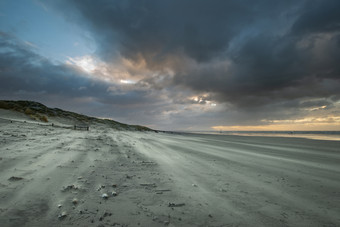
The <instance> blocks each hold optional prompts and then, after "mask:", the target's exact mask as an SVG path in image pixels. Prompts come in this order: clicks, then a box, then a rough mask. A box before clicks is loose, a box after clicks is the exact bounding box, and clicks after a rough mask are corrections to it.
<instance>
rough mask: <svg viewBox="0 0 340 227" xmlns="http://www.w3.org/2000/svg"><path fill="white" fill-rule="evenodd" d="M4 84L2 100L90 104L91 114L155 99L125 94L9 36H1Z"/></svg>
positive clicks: (0, 71) (0, 91)
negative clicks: (102, 107)
mask: <svg viewBox="0 0 340 227" xmlns="http://www.w3.org/2000/svg"><path fill="white" fill-rule="evenodd" d="M0 81H1V83H0V96H1V97H2V98H6V97H7V98H10V99H13V98H15V99H32V100H37V101H44V102H45V103H46V104H49V103H51V100H55V101H56V103H57V104H59V105H63V103H68V104H70V103H72V101H73V104H70V105H65V106H66V108H68V109H69V108H71V109H72V108H73V107H74V106H77V105H80V104H81V103H82V104H85V106H86V105H88V107H89V108H88V110H87V111H86V112H88V113H91V105H92V107H93V109H92V111H95V106H96V105H107V106H110V107H111V108H117V109H119V108H118V107H123V106H125V107H129V106H134V105H143V104H145V103H149V101H150V99H152V97H151V98H150V97H149V92H147V91H142V90H134V91H124V90H122V89H120V88H119V86H117V85H115V84H112V83H106V82H102V81H100V80H97V79H95V78H93V77H90V76H89V75H87V74H86V73H85V72H83V71H81V70H80V69H79V68H77V67H75V66H72V65H67V64H63V63H59V64H58V65H56V64H53V63H52V62H50V61H49V60H48V59H46V58H44V57H41V56H40V55H37V54H36V53H35V52H34V51H33V50H32V49H31V47H30V46H27V45H25V43H24V42H21V41H20V40H18V39H17V38H15V37H13V36H10V35H8V34H6V33H0ZM154 101H155V100H154ZM92 114H93V112H92ZM117 117H118V115H117Z"/></svg>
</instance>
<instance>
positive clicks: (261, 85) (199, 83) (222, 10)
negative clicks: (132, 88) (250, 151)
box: [54, 0, 340, 107]
mask: <svg viewBox="0 0 340 227" xmlns="http://www.w3.org/2000/svg"><path fill="white" fill-rule="evenodd" d="M54 4H55V3H54ZM58 4H59V5H58V6H59V7H60V9H62V10H63V11H64V14H65V15H66V17H67V18H68V19H70V20H71V21H73V22H77V23H79V24H82V25H84V26H85V27H86V28H88V29H90V30H91V31H92V34H93V36H94V39H95V40H97V44H98V46H99V55H100V56H101V57H102V58H103V59H105V60H106V61H110V60H112V59H114V58H115V56H117V54H120V55H122V56H123V57H125V58H128V59H130V60H134V61H139V60H140V59H141V58H142V59H143V60H145V61H146V63H147V66H148V67H149V68H150V69H154V70H162V69H163V68H171V70H172V71H173V72H174V76H173V77H171V78H173V79H172V84H173V85H180V86H185V87H187V88H190V89H193V90H194V91H197V92H211V93H214V94H213V96H214V97H215V98H216V99H217V100H218V101H219V102H229V103H233V104H234V105H236V106H240V107H242V106H243V107H247V106H258V105H268V104H270V103H276V102H281V101H282V99H287V100H294V99H299V98H303V97H330V96H332V95H336V94H339V92H340V91H339V89H337V88H336V86H334V85H339V77H340V76H339V74H340V66H339V64H338V62H340V42H339V40H340V35H339V34H340V30H339V24H340V16H339V15H340V14H339V13H338V11H339V10H340V3H339V1H335V0H334V1H333V0H329V1H266V0H260V1H248V0H244V1H203V0H202V1H200V0H199V1H173V0H172V1H151V0H145V1H96V2H93V1H76V0H74V1H64V2H63V3H60V2H59V3H58ZM173 59H191V60H193V61H194V62H195V63H194V64H193V65H191V66H190V65H186V61H183V62H181V61H179V62H176V63H175V64H174V63H173V62H174V60H173ZM224 61H225V62H227V63H228V66H225V65H223V64H219V62H224ZM169 62H172V63H170V64H169ZM147 80H149V84H151V85H152V84H153V86H155V87H157V89H159V87H161V86H169V82H167V83H166V84H164V85H162V84H161V83H159V82H152V80H153V78H148V79H146V81H147Z"/></svg>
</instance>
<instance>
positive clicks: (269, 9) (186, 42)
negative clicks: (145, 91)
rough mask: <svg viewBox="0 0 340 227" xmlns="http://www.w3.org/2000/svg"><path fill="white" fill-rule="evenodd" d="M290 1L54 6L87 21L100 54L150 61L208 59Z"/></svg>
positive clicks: (264, 22)
mask: <svg viewBox="0 0 340 227" xmlns="http://www.w3.org/2000/svg"><path fill="white" fill-rule="evenodd" d="M294 2H295V1H281V2H274V1H269V0H261V1H256V2H254V1H250V2H249V1H224V0H218V1H205V0H195V1H179V0H176V1H173V0H171V1H170V0H167V1H154V0H151V1H150V0H144V1H96V2H93V1H77V0H75V1H64V4H61V3H60V2H59V5H58V6H59V7H60V9H61V10H63V11H64V13H65V14H66V16H67V17H68V18H69V19H70V20H76V21H77V22H79V23H80V24H84V23H85V24H87V26H88V28H90V29H91V30H92V31H93V34H94V38H95V39H97V41H98V44H99V46H100V47H101V54H102V55H103V56H105V57H107V56H110V55H111V54H114V53H115V52H116V51H117V47H118V48H119V50H118V51H120V52H121V53H122V54H123V55H124V56H127V57H131V58H134V57H136V56H135V55H136V54H141V55H142V56H143V57H144V58H145V59H147V60H148V61H149V63H150V64H153V61H157V60H159V58H160V59H162V57H166V55H167V54H177V53H178V52H181V51H183V52H184V53H185V54H186V55H187V56H189V57H191V58H193V59H195V60H197V61H208V60H210V59H211V58H214V57H216V56H217V55H220V54H221V53H223V52H224V51H225V50H226V49H227V48H228V46H229V44H230V41H231V40H232V39H234V38H235V37H236V36H237V35H239V33H241V32H243V31H244V29H252V27H253V26H257V25H258V24H262V25H263V26H268V29H271V28H272V27H273V24H274V23H273V22H270V23H268V21H269V20H270V21H278V20H281V19H282V17H285V11H286V10H288V9H290V8H291V7H293V6H295V5H296V4H295V3H294ZM54 4H56V3H54ZM298 5H299V4H298ZM281 8H283V9H284V10H282V9H281ZM275 18H277V19H275Z"/></svg>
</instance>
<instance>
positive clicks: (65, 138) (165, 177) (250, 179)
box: [0, 112, 340, 226]
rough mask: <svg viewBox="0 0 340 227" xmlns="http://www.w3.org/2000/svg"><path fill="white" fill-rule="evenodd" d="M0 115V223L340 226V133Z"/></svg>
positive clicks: (34, 224) (10, 224)
mask: <svg viewBox="0 0 340 227" xmlns="http://www.w3.org/2000/svg"><path fill="white" fill-rule="evenodd" d="M1 113H2V117H3V118H2V119H0V171H1V174H0V201H1V202H0V223H1V226H340V216H339V215H338V214H339V213H340V142H339V141H321V140H310V139H302V138H280V137H275V138H271V137H247V136H219V135H189V134H181V135H179V134H168V133H154V132H132V131H116V130H113V129H110V128H108V127H105V126H104V125H99V124H98V125H92V126H91V127H90V131H80V130H72V129H66V128H61V127H52V126H51V125H50V124H46V125H42V124H37V123H36V122H30V121H28V120H27V119H24V118H22V119H21V118H20V116H16V118H15V121H13V122H12V123H11V122H10V121H9V120H8V119H10V117H11V116H10V115H8V112H1ZM5 115H6V116H5ZM24 120H26V123H24V122H23V121H24ZM57 123H58V122H56V124H57ZM105 193H106V194H107V196H108V198H103V197H102V196H103V195H104V194H105ZM63 212H65V213H63ZM62 214H64V215H62Z"/></svg>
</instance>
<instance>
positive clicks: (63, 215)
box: [58, 211, 67, 219]
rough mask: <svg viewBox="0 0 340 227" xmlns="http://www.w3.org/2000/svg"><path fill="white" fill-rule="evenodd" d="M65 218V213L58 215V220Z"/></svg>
mask: <svg viewBox="0 0 340 227" xmlns="http://www.w3.org/2000/svg"><path fill="white" fill-rule="evenodd" d="M66 216H67V213H66V211H63V212H61V214H59V215H58V218H59V219H62V218H65V217H66Z"/></svg>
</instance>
